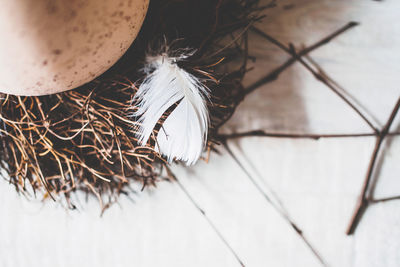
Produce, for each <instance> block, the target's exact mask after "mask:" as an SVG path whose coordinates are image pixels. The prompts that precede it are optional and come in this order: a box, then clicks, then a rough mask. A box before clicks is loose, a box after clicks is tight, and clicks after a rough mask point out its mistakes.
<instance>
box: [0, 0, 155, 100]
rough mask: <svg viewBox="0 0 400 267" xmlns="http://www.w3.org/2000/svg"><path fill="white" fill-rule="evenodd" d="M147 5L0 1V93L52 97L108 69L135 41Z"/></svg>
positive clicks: (126, 0) (145, 0)
mask: <svg viewBox="0 0 400 267" xmlns="http://www.w3.org/2000/svg"><path fill="white" fill-rule="evenodd" d="M148 4H149V0H34V1H33V0H3V1H2V3H1V8H0V92H3V93H10V94H15V95H45V94H54V93H58V92H62V91H66V90H70V89H73V88H76V87H78V86H80V85H83V84H85V83H87V82H89V81H91V80H93V79H94V78H96V77H97V76H99V75H100V74H102V73H103V72H105V71H106V70H107V69H109V68H110V67H111V66H112V65H113V64H114V63H115V62H116V61H117V60H118V59H119V58H120V57H121V56H122V55H123V54H124V53H125V51H126V50H127V49H128V48H129V46H130V45H131V44H132V42H133V41H134V40H135V38H136V36H137V34H138V32H139V30H140V27H141V25H142V23H143V20H144V18H145V15H146V12H147V8H148Z"/></svg>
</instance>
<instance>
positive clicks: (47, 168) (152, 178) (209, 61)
mask: <svg viewBox="0 0 400 267" xmlns="http://www.w3.org/2000/svg"><path fill="white" fill-rule="evenodd" d="M259 10H260V7H259V6H258V1H255V0H253V1H245V0H243V1H242V0H220V1H212V0H202V1H198V0H152V1H151V5H150V7H149V12H148V15H147V18H146V20H145V23H144V25H143V27H142V30H141V33H140V34H139V36H138V38H137V39H136V40H135V42H134V44H133V45H132V47H131V48H130V49H129V50H128V52H127V53H126V54H125V55H124V57H123V58H122V59H121V60H120V61H119V62H118V63H117V64H116V65H115V66H114V67H113V68H112V69H111V70H109V71H108V72H107V73H105V74H104V75H102V76H101V77H100V78H98V79H96V80H94V81H93V82H91V83H89V84H87V85H85V86H82V87H80V88H77V89H75V90H72V91H68V92H64V93H59V94H54V95H47V96H40V97H38V96H32V97H22V96H12V95H3V96H2V100H1V105H0V119H1V122H2V124H3V125H2V127H1V128H0V132H1V137H0V138H1V144H2V153H1V154H0V159H1V164H2V166H3V168H4V170H6V172H7V173H8V176H9V177H8V178H7V179H8V180H9V182H10V183H11V184H13V185H14V186H15V188H16V189H17V191H18V192H23V193H24V192H25V193H26V192H29V191H33V192H34V194H37V195H39V196H43V197H44V198H49V197H51V198H53V199H58V200H59V199H65V200H66V203H68V206H69V207H70V208H73V207H74V205H73V203H71V201H70V196H71V193H73V192H75V191H78V190H81V191H85V192H87V193H90V194H94V195H96V196H97V197H98V199H99V201H100V202H101V203H102V206H103V208H105V207H107V206H108V205H109V204H110V203H112V202H113V201H115V200H116V199H117V197H118V195H120V194H121V193H126V192H125V187H126V185H128V184H129V183H130V182H131V181H139V182H141V183H142V184H143V187H145V186H147V185H154V184H155V183H156V181H157V180H158V179H160V178H161V176H160V170H161V169H162V168H163V166H165V165H166V164H167V163H166V162H165V161H164V160H163V159H162V157H161V156H160V155H159V154H158V153H157V151H156V150H155V149H154V143H155V140H154V139H152V140H150V141H149V144H148V145H147V146H145V147H143V146H140V145H138V143H137V139H136V137H135V129H136V128H135V127H132V118H131V117H130V114H131V113H132V112H133V111H134V109H135V106H134V105H132V103H131V99H132V97H133V96H134V95H135V93H136V90H137V87H138V86H139V85H140V82H141V80H142V79H143V77H142V76H143V74H142V73H141V71H140V69H141V68H142V66H143V62H144V58H145V56H146V52H147V51H148V50H149V49H150V48H154V47H155V46H157V45H158V43H159V42H160V40H164V39H166V40H177V39H179V45H180V46H182V47H190V48H194V49H196V53H195V54H194V56H192V57H191V58H190V60H188V61H187V62H185V63H184V64H183V66H182V67H184V68H185V69H187V70H188V71H191V72H193V73H196V75H200V76H203V77H204V78H208V82H207V83H208V84H207V87H208V88H210V91H211V103H210V105H209V109H210V116H211V129H210V134H209V136H210V137H209V142H208V149H209V150H211V149H213V144H215V140H214V139H213V136H215V133H216V132H217V131H218V129H219V128H220V127H221V126H222V125H223V124H224V123H225V122H226V120H227V119H228V118H229V117H230V116H231V115H232V112H233V111H234V109H235V107H236V106H237V104H238V103H239V101H240V100H241V97H243V94H242V91H243V87H242V84H241V82H242V79H243V76H244V74H245V72H246V63H247V60H248V56H247V29H248V27H249V25H251V24H252V23H254V22H255V21H256V20H258V19H259V18H260V17H259V13H258V12H259ZM162 121H163V119H161V120H160V122H159V123H160V124H161V123H162ZM155 135H156V133H155ZM31 189H32V190H31ZM105 201H107V202H105Z"/></svg>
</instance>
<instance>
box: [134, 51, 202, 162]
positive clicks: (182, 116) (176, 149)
mask: <svg viewBox="0 0 400 267" xmlns="http://www.w3.org/2000/svg"><path fill="white" fill-rule="evenodd" d="M186 57H187V55H181V56H179V57H168V56H167V54H166V53H164V54H162V55H159V56H156V57H153V56H152V57H148V58H147V65H146V66H145V68H144V71H145V73H147V77H146V78H145V79H144V81H143V82H142V84H141V85H140V87H139V90H138V92H137V93H136V95H135V97H134V101H135V102H137V106H138V110H137V111H136V112H135V113H134V116H135V117H138V122H139V125H140V126H139V128H138V134H137V137H138V139H139V142H140V143H141V144H142V145H145V144H146V143H147V141H148V140H149V138H150V136H151V134H152V133H153V130H154V127H155V126H156V124H157V122H158V121H159V119H160V118H161V116H162V115H163V114H164V113H165V112H166V111H167V109H169V108H170V107H171V106H172V105H174V104H175V103H177V102H179V101H180V102H179V104H178V106H177V107H176V108H175V109H174V110H173V111H172V113H171V114H170V115H169V116H168V118H167V119H166V120H165V121H164V123H163V125H162V127H161V129H160V130H159V132H158V135H157V144H156V149H158V151H159V152H160V153H161V154H162V155H164V156H166V157H167V160H168V161H169V162H171V161H173V160H180V161H183V162H185V163H186V164H187V165H192V164H194V163H195V162H196V161H197V160H198V159H199V157H200V155H201V153H202V151H203V149H204V146H205V142H206V140H207V131H208V121H209V117H208V111H207V105H206V101H205V99H206V98H207V97H208V89H207V88H206V87H205V86H204V85H203V84H202V83H201V81H200V80H199V79H198V78H196V77H195V76H194V75H192V74H190V73H188V72H187V71H185V70H184V69H182V68H180V67H179V66H178V65H177V64H176V63H177V62H178V61H180V60H182V59H185V58H186Z"/></svg>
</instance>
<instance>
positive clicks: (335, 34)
mask: <svg viewBox="0 0 400 267" xmlns="http://www.w3.org/2000/svg"><path fill="white" fill-rule="evenodd" d="M357 25H358V23H357V22H349V23H347V24H346V25H345V26H343V27H342V28H340V29H338V30H337V31H335V32H333V33H332V34H329V35H328V36H326V37H325V38H323V39H321V40H320V41H319V42H316V43H315V44H313V45H311V46H309V47H307V48H305V49H303V50H301V51H300V52H298V53H297V55H298V56H299V57H302V56H304V55H307V54H308V53H310V52H312V51H313V50H315V49H317V48H319V47H321V46H323V45H325V44H327V43H329V42H330V41H332V40H333V39H334V38H336V37H338V36H339V35H341V34H342V33H344V32H346V31H347V30H349V29H351V28H353V27H355V26H357ZM296 61H297V59H296V58H295V57H291V58H290V59H288V60H287V61H286V62H285V63H283V64H282V65H281V66H279V67H278V68H276V69H274V70H273V71H271V72H270V73H269V74H267V75H265V76H264V77H262V78H261V79H259V80H258V81H256V82H255V83H253V84H251V85H250V86H248V87H247V88H246V92H245V94H246V95H248V94H250V93H251V92H253V91H254V90H256V89H258V88H260V87H261V86H263V85H264V84H266V83H269V82H272V81H275V80H276V79H277V78H278V77H279V75H280V74H281V73H282V72H283V71H284V70H285V69H287V68H288V67H290V66H291V65H293V64H294V63H295V62H296Z"/></svg>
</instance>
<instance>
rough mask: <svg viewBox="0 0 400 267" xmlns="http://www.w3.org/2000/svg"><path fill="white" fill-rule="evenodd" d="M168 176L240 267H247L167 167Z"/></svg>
mask: <svg viewBox="0 0 400 267" xmlns="http://www.w3.org/2000/svg"><path fill="white" fill-rule="evenodd" d="M166 170H167V174H168V176H169V178H170V179H171V180H172V181H175V182H176V183H177V184H178V186H179V188H180V189H181V191H182V192H183V193H184V195H185V196H186V198H187V199H188V200H189V201H190V203H192V205H193V206H194V207H195V208H196V209H197V210H198V211H199V212H200V214H201V215H202V216H203V218H204V219H205V220H206V221H207V223H208V224H209V225H210V226H211V228H212V229H213V230H214V232H215V233H216V235H217V236H218V237H219V239H220V240H221V241H222V242H223V243H224V245H225V246H226V247H227V248H228V250H229V251H230V252H231V253H232V255H233V256H234V257H235V259H236V260H237V262H238V263H239V264H240V266H242V267H245V265H244V263H243V261H242V260H241V259H240V257H239V255H238V254H237V252H236V251H235V250H234V249H233V248H232V246H231V245H230V244H229V242H228V240H226V238H225V237H224V235H223V234H222V233H221V231H220V230H219V229H218V228H217V226H216V225H215V224H214V222H213V221H212V220H211V219H210V218H209V217H208V216H207V214H206V212H205V211H204V210H203V209H202V208H201V207H200V205H199V204H198V203H197V202H196V201H195V200H194V198H193V197H192V196H191V195H190V193H189V191H188V190H187V189H186V187H185V186H184V185H183V184H182V183H181V182H180V181H179V180H178V178H177V177H176V176H175V174H174V173H173V172H172V171H171V169H170V168H169V167H168V166H166Z"/></svg>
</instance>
